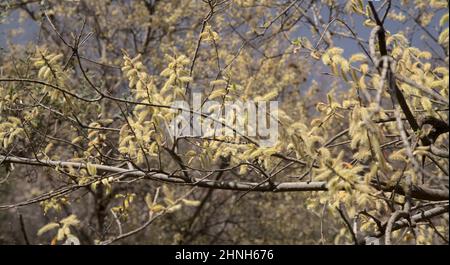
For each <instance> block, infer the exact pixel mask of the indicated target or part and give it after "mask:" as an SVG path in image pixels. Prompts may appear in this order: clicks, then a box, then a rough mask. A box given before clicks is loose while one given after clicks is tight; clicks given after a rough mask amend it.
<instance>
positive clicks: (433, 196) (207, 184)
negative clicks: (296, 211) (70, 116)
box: [0, 155, 449, 201]
mask: <svg viewBox="0 0 450 265" xmlns="http://www.w3.org/2000/svg"><path fill="white" fill-rule="evenodd" d="M0 162H9V163H16V164H26V165H35V166H44V167H56V166H59V167H63V168H67V167H72V168H86V164H85V163H80V162H67V161H53V160H41V161H38V160H36V159H31V158H23V157H5V156H2V155H0ZM94 166H95V167H96V168H97V172H98V173H99V174H101V173H103V172H107V173H116V174H117V173H118V174H120V173H123V174H126V175H127V176H134V177H146V178H148V179H152V180H156V181H164V182H170V183H175V184H184V185H191V186H198V187H203V188H212V189H223V190H235V191H248V190H252V191H259V192H292V191H327V190H328V188H327V183H326V182H323V181H315V182H314V181H313V182H281V183H280V182H279V183H276V182H275V183H272V184H269V183H265V184H261V183H256V182H239V181H217V180H209V179H202V178H193V179H192V182H187V181H186V179H185V178H184V177H183V176H174V175H169V174H165V173H151V174H148V173H145V172H142V171H130V170H128V169H124V168H119V167H113V166H107V165H99V164H95V165H94ZM374 187H375V188H379V189H381V190H384V191H392V190H393V188H390V189H389V188H386V187H379V185H378V184H375V185H374ZM395 191H396V192H397V193H398V194H404V191H403V190H401V188H397V189H396V190H395ZM411 196H412V197H413V198H416V199H422V200H429V201H442V200H448V199H449V191H448V190H440V189H432V188H428V187H425V186H415V185H414V186H413V188H412V190H411Z"/></svg>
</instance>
